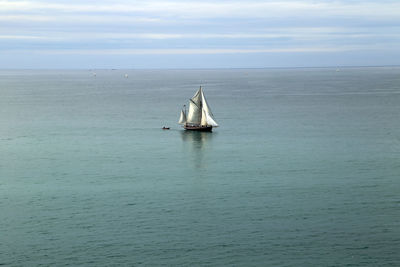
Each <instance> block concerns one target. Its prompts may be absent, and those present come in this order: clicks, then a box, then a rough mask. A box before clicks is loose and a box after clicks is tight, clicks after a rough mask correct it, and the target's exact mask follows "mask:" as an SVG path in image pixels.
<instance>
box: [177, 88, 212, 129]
mask: <svg viewBox="0 0 400 267" xmlns="http://www.w3.org/2000/svg"><path fill="white" fill-rule="evenodd" d="M178 123H179V124H186V123H187V124H189V125H193V126H196V125H197V126H199V125H201V126H213V127H218V123H217V122H216V121H215V119H214V115H213V114H212V112H211V109H210V107H209V105H208V103H207V100H206V98H205V96H204V93H203V90H202V88H201V86H200V88H199V89H198V90H197V91H196V93H195V94H194V96H193V97H192V98H191V99H190V100H189V111H188V113H187V114H186V112H184V111H183V110H182V111H181V116H180V118H179V122H178Z"/></svg>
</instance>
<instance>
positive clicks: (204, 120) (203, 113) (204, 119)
mask: <svg viewBox="0 0 400 267" xmlns="http://www.w3.org/2000/svg"><path fill="white" fill-rule="evenodd" d="M200 124H201V126H207V114H206V111H205V110H204V109H202V110H201V123H200Z"/></svg>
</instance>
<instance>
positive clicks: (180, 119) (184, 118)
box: [178, 110, 186, 124]
mask: <svg viewBox="0 0 400 267" xmlns="http://www.w3.org/2000/svg"><path fill="white" fill-rule="evenodd" d="M178 123H179V124H185V123H186V114H185V112H184V111H183V110H181V116H180V117H179V121H178Z"/></svg>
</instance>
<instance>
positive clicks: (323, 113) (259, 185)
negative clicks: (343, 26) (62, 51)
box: [0, 68, 400, 266]
mask: <svg viewBox="0 0 400 267" xmlns="http://www.w3.org/2000/svg"><path fill="white" fill-rule="evenodd" d="M92 72H93V71H85V70H80V71H71V70H68V71H62V70H58V71H28V70H25V71H16V70H15V71H14V70H13V71H7V70H2V71H0V94H1V97H0V264H1V265H7V266H37V265H43V266H62V265H67V264H69V265H71V266H77V265H86V266H110V265H118V264H122V265H127V266H130V265H135V266H138V265H148V266H157V265H167V266H182V265H183V266H227V265H234V266H396V265H399V264H400V256H399V255H400V254H399V253H398V251H399V249H400V212H399V210H400V197H399V195H400V121H399V118H400V104H399V103H400V68H345V69H341V70H338V71H336V70H335V69H294V70H288V69H282V70H272V69H271V70H146V71H144V70H126V71H122V70H96V71H95V72H96V76H94V75H93V73H92ZM125 74H128V78H125V77H124V76H125ZM200 84H201V85H203V86H204V92H205V94H206V96H207V98H208V102H209V104H210V106H211V108H212V110H213V113H214V115H215V117H216V120H217V121H218V122H219V124H220V125H221V127H219V128H217V129H216V130H215V131H214V132H213V133H195V132H184V131H183V130H182V129H181V128H180V127H179V126H178V125H177V124H176V121H177V119H178V116H179V110H180V108H181V106H182V105H183V104H187V101H188V98H190V97H191V96H192V95H193V94H194V92H195V90H197V88H198V86H199V85H200ZM162 126H170V127H171V130H169V131H163V130H161V127H162Z"/></svg>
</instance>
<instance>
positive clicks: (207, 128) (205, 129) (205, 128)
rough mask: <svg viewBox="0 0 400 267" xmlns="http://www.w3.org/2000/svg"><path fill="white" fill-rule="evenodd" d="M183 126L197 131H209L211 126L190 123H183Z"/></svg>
mask: <svg viewBox="0 0 400 267" xmlns="http://www.w3.org/2000/svg"><path fill="white" fill-rule="evenodd" d="M183 128H185V130H188V131H199V132H211V131H212V126H192V125H184V126H183Z"/></svg>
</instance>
